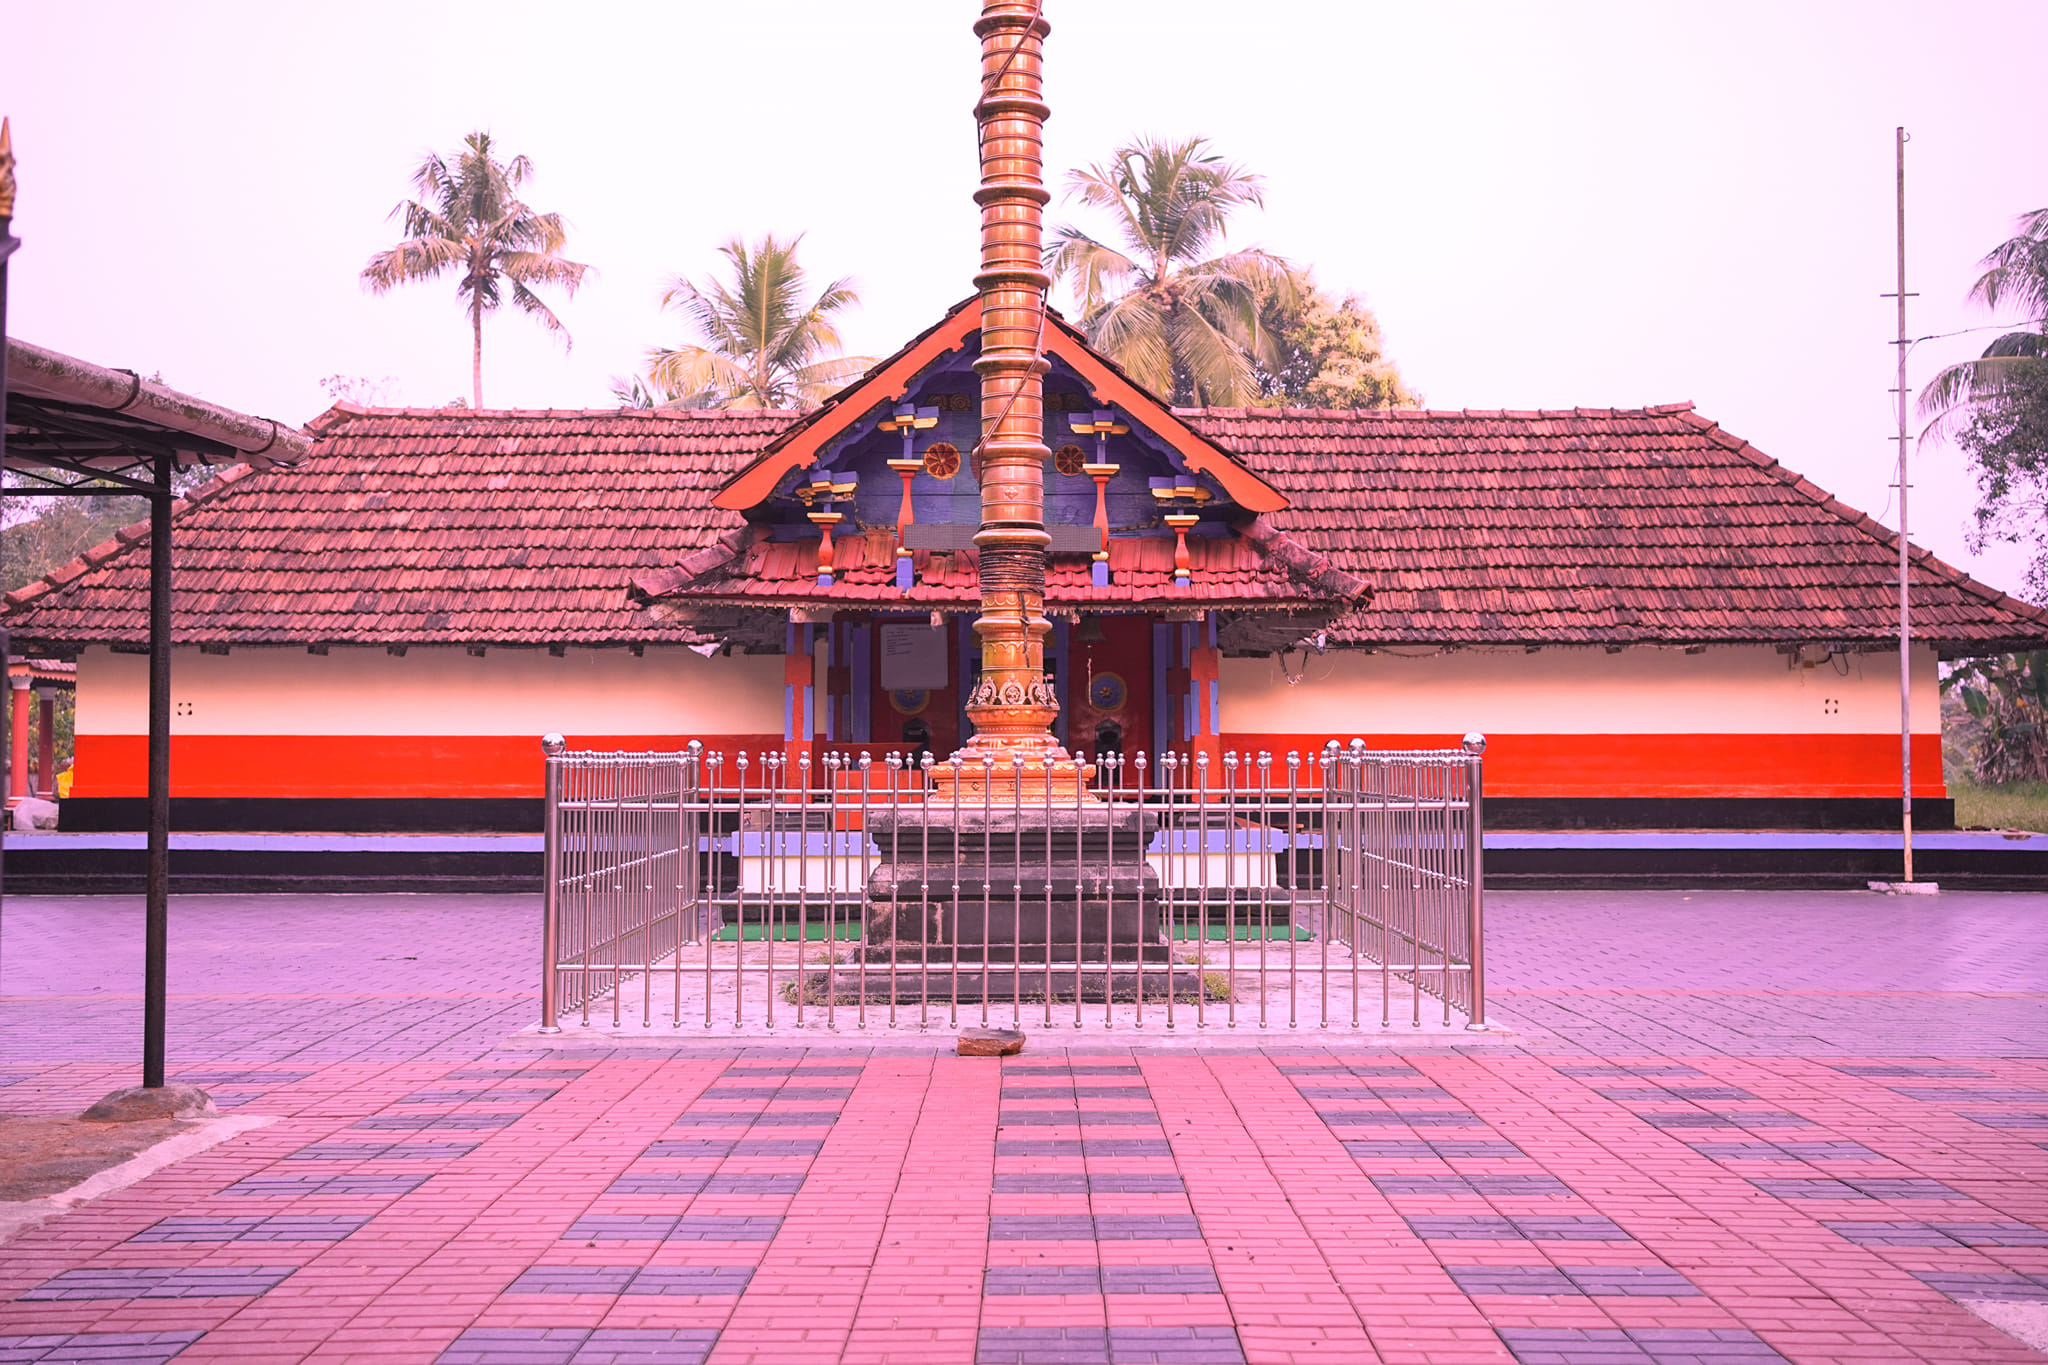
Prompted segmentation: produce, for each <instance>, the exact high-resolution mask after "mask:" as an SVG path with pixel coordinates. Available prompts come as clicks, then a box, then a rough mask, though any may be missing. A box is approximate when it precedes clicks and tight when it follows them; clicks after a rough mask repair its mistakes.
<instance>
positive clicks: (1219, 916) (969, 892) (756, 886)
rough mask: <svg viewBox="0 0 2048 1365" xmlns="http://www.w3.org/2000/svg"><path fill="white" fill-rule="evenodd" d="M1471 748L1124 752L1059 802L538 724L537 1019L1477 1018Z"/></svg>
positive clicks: (766, 1023)
mask: <svg viewBox="0 0 2048 1365" xmlns="http://www.w3.org/2000/svg"><path fill="white" fill-rule="evenodd" d="M1484 748H1485V740H1484V739H1483V738H1482V737H1480V736H1477V735H1470V736H1467V737H1466V741H1465V745H1464V747H1463V748H1461V749H1453V750H1440V751H1435V750H1433V751H1420V752H1375V751H1370V750H1367V749H1366V748H1365V746H1364V744H1363V743H1362V742H1359V741H1353V743H1352V744H1351V746H1350V747H1349V748H1348V749H1340V748H1339V747H1338V746H1337V745H1335V744H1334V743H1333V744H1331V745H1330V746H1328V747H1327V748H1326V749H1324V750H1323V751H1321V752H1319V753H1312V754H1308V755H1306V756H1304V755H1300V754H1285V755H1278V756H1275V755H1271V754H1263V753H1261V754H1236V753H1226V754H1223V755H1222V756H1221V758H1220V760H1217V759H1213V758H1212V757H1211V756H1210V755H1208V754H1202V753H1195V754H1189V753H1179V752H1169V753H1164V754H1161V755H1159V756H1158V757H1157V759H1156V760H1155V759H1150V758H1148V756H1147V755H1145V754H1142V753H1140V754H1137V755H1135V756H1133V757H1131V758H1130V759H1128V760H1126V759H1125V758H1123V757H1122V756H1120V755H1114V754H1111V755H1103V756H1099V757H1098V758H1097V759H1096V760H1095V774H1094V778H1093V781H1092V783H1091V785H1090V787H1089V789H1088V790H1087V791H1085V792H1082V793H1069V794H1067V795H1065V796H1056V795H1055V793H1054V791H1053V790H1052V788H1051V786H1050V779H1043V782H1044V787H1043V789H1042V790H1034V789H1033V781H1032V779H1030V778H1027V776H1026V775H1025V774H1024V772H1023V771H1022V769H1021V768H1018V769H1015V770H1005V771H997V770H996V769H995V768H994V767H993V766H992V765H988V764H984V765H983V769H982V771H981V772H980V773H978V774H975V773H969V774H965V775H966V776H968V777H969V778H970V779H978V780H970V781H968V782H964V783H963V782H961V781H959V780H955V781H953V782H951V783H950V784H948V785H947V787H946V790H947V791H949V792H950V793H951V795H949V796H947V797H944V798H941V797H940V796H938V795H937V790H938V788H937V787H936V786H935V784H934V783H933V782H932V780H931V774H932V769H933V768H935V767H937V766H941V765H939V764H936V763H934V761H933V760H932V758H931V757H930V756H929V755H923V756H921V758H920V759H919V760H918V761H912V760H911V759H910V758H909V757H908V756H906V755H905V754H902V753H899V752H887V753H885V754H884V755H883V756H882V758H881V759H880V760H879V761H878V760H876V759H875V758H874V757H873V756H872V755H870V754H868V753H860V752H841V751H838V750H828V751H826V752H824V753H823V754H822V755H820V756H819V757H818V758H817V759H816V760H815V761H814V759H813V758H812V756H811V754H810V753H809V752H808V751H805V752H801V753H799V754H798V756H797V757H796V759H795V761H793V762H792V761H791V760H790V759H789V758H788V757H786V756H785V755H784V754H782V753H780V752H772V751H771V752H768V753H762V754H745V753H738V754H733V755H731V756H729V757H728V756H727V755H725V754H722V753H719V752H716V751H708V750H706V749H705V748H704V747H703V746H702V745H701V744H698V743H692V744H691V745H690V746H689V747H688V748H687V749H685V750H683V751H680V752H676V753H585V752H569V751H568V750H567V749H566V748H565V747H564V746H563V744H562V742H561V741H560V739H559V738H557V737H554V736H550V737H549V738H548V739H547V740H545V741H543V749H544V750H545V753H546V759H547V786H546V794H547V801H546V822H547V823H546V895H545V924H544V935H543V938H544V944H543V963H542V968H543V972H542V992H541V1015H542V1028H543V1031H549V1032H552V1031H556V1030H558V1029H559V1028H560V1026H561V1024H562V1021H563V1020H564V1019H565V1018H568V1019H571V1020H572V1021H574V1022H578V1023H581V1024H583V1025H591V1024H593V1023H595V1024H597V1025H599V1026H605V1027H610V1028H613V1029H618V1028H622V1027H627V1026H629V1025H634V1024H637V1025H639V1026H641V1027H646V1028H651V1027H653V1026H654V1024H655V1023H656V1021H657V1019H659V1020H660V1021H661V1022H662V1023H664V1024H665V1025H666V1026H668V1027H670V1028H680V1027H682V1026H683V1024H684V1023H685V1021H686V1020H688V1021H689V1022H691V1023H692V1024H693V1025H698V1026H701V1027H703V1028H706V1029H712V1030H720V1029H731V1030H734V1031H745V1030H749V1029H752V1028H755V1027H770V1028H773V1027H777V1026H780V1025H782V1024H794V1025H796V1026H798V1027H810V1026H825V1027H832V1028H836V1027H840V1026H842V1025H845V1024H851V1025H853V1026H855V1027H861V1028H866V1027H870V1026H883V1027H893V1026H906V1025H913V1024H914V1025H915V1026H918V1027H926V1026H930V1025H932V1024H934V1023H938V1022H943V1023H945V1024H947V1025H949V1026H950V1025H955V1024H958V1023H960V1022H962V1021H963V1019H966V1020H970V1021H978V1022H984V1023H986V1022H1009V1023H1015V1024H1019V1025H1021V1024H1023V1023H1026V1022H1031V1023H1037V1024H1043V1025H1044V1026H1047V1027H1050V1026H1052V1025H1053V1024H1054V1023H1055V1020H1056V1019H1057V1020H1058V1021H1059V1022H1061V1023H1070V1024H1072V1025H1074V1026H1077V1027H1080V1026H1090V1027H1092V1026H1097V1025H1099V1026H1102V1027H1106V1028H1111V1029H1121V1028H1135V1029H1143V1028H1148V1027H1155V1026H1160V1027H1164V1028H1167V1029H1179V1028H1183V1027H1187V1026H1190V1025H1192V1026H1194V1027H1196V1028H1206V1027H1210V1026H1216V1025H1221V1026H1224V1027H1238V1026H1240V1025H1250V1026H1256V1027H1262V1028H1263V1027H1281V1026H1285V1027H1303V1026H1310V1027H1321V1028H1340V1027H1341V1028H1366V1027H1379V1028H1384V1027H1392V1026H1395V1025H1396V1024H1404V1025H1407V1026H1410V1027H1422V1026H1424V1025H1425V1024H1428V1025H1430V1026H1441V1027H1456V1026H1457V1025H1458V1024H1459V1023H1460V1022H1461V1021H1462V1022H1463V1025H1464V1027H1467V1028H1475V1029H1476V1028H1482V1027H1484V1024H1485V1019H1486V993H1485V959H1484V919H1483V916H1484V875H1483V865H1482V855H1483V844H1484V828H1485V826H1484V819H1483V804H1482V792H1481V786H1482V784H1481V757H1480V755H1481V753H1482V752H1483V751H1484ZM959 762H960V760H958V759H957V758H956V759H951V760H947V763H948V764H954V765H957V764H958V763H959ZM962 792H967V793H969V794H968V795H964V796H963V795H961V794H960V793H962Z"/></svg>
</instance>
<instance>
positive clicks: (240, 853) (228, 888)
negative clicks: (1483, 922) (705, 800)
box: [7, 848, 2048, 896]
mask: <svg viewBox="0 0 2048 1365" xmlns="http://www.w3.org/2000/svg"><path fill="white" fill-rule="evenodd" d="M143 861H144V854H143V851H142V850H141V849H137V848H120V849H107V848H98V849H90V848H86V849H62V848H23V849H10V850H9V851H8V853H7V891H8V893H9V894H11V895H24V896H89V895H140V894H141V893H142V878H143ZM2044 863H2048V856H2044V855H2043V854H2041V853H2038V852H2027V851H2024V850H2021V849H2013V850H2010V851H2008V850H2004V849H1985V848H1975V849H1936V848H1930V849H1921V850H1917V851H1916V852H1915V854H1914V871H1915V873H1916V875H1917V876H1918V877H1919V879H1920V880H1922V881H1932V882H1940V883H1941V884H1942V885H1943V886H1944V887H1946V888H1948V889H1950V890H1955V891H1965V890H1973V891H2036V892H2039V891H2048V868H2044V866H2043V864H2044ZM1898 875H1899V855H1898V854H1897V853H1896V852H1895V851H1892V850H1888V849H1881V848H1880V849H1838V848H1657V849H1645V848H1495V849H1489V850H1488V851H1487V855H1486V884H1487V886H1488V888H1489V889H1492V890H1496V891H1499V890H1541V889H1553V890H1575V889H1589V888H1602V887H1604V888H1609V889H1614V888H1623V887H1644V888H1663V889H1685V890H1700V889H1713V888H1723V889H1745V888H1752V889H1760V890H1778V891H1784V890H1795V889H1796V890H1853V891H1860V890H1862V889H1864V886H1865V884H1866V883H1868V882H1873V881H1893V880H1896V879H1897V878H1898ZM171 890H172V891H174V892H176V893H178V894H181V895H191V894H197V893H207V892H246V893H296V894H301V895H316V894H331V893H374V892H393V891H402V892H413V893H422V892H436V891H438V892H465V893H488V894H510V895H521V896H538V895H539V894H540V890H541V855H540V854H539V853H538V852H533V853H472V852H460V853H453V852H421V853H412V852H405V851H402V850H390V849H374V850H363V851H360V852H342V851H313V852H296V851H294V852H277V851H269V850H256V849H175V850H173V851H172V853H171Z"/></svg>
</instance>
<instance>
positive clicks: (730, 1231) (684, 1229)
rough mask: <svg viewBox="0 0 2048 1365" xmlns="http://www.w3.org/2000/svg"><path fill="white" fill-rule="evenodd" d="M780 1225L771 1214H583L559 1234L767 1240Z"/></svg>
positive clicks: (575, 1238) (582, 1238)
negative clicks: (679, 1215)
mask: <svg viewBox="0 0 2048 1365" xmlns="http://www.w3.org/2000/svg"><path fill="white" fill-rule="evenodd" d="M781 1227H782V1219H780V1218H778V1217H771V1216H748V1217H717V1216H712V1215H684V1216H681V1217H678V1216H676V1215H673V1214H602V1213H593V1214H586V1215H584V1216H583V1217H581V1218H578V1219H577V1220H576V1221H575V1222H573V1223H571V1224H570V1225H569V1228H568V1230H567V1231H566V1232H564V1233H563V1234H562V1240H563V1241H565V1242H768V1241H773V1240H774V1239H775V1234H776V1232H778V1231H779V1230H780V1229H781Z"/></svg>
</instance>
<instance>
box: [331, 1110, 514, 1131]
mask: <svg viewBox="0 0 2048 1365" xmlns="http://www.w3.org/2000/svg"><path fill="white" fill-rule="evenodd" d="M522 1117H524V1116H523V1115H520V1114H372V1115H370V1116H369V1117H368V1118H365V1119H357V1120H356V1121H355V1122H354V1123H353V1124H351V1125H349V1126H350V1127H352V1128H357V1129H362V1130H366V1131H372V1132H374V1131H378V1130H387V1131H391V1132H401V1133H424V1132H428V1131H431V1130H434V1129H444V1128H445V1129H449V1130H451V1131H464V1130H468V1131H483V1130H489V1129H495V1128H510V1127H511V1126H512V1125H513V1124H515V1123H517V1122H519V1120H520V1119H521V1118H522Z"/></svg>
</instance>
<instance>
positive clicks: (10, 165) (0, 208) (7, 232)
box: [0, 119, 21, 901]
mask: <svg viewBox="0 0 2048 1365" xmlns="http://www.w3.org/2000/svg"><path fill="white" fill-rule="evenodd" d="M13 227H14V137H13V133H12V130H10V129H9V128H8V126H7V120H5V119H0V476H4V474H5V471H6V469H7V258H8V257H9V256H12V255H13V254H14V249H15V248H16V247H18V246H20V245H21V243H20V242H18V241H16V240H15V237H14V233H13V231H12V229H13ZM0 564H4V560H0ZM12 650H13V642H12V641H11V640H9V639H8V636H7V623H6V622H5V621H4V620H0V660H5V659H8V658H11V657H12ZM8 690H9V692H10V693H11V692H12V691H13V689H12V688H10V689H8ZM8 719H10V720H12V719H13V717H11V716H10V717H9V718H8ZM13 761H14V746H13V745H12V744H9V745H8V746H7V756H6V757H5V758H0V784H4V783H7V782H9V781H10V780H11V779H12V778H13V776H14V774H13V773H12V772H11V771H9V765H11V764H12V763H13ZM6 888H7V822H6V821H5V820H0V901H4V900H5V898H6Z"/></svg>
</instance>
